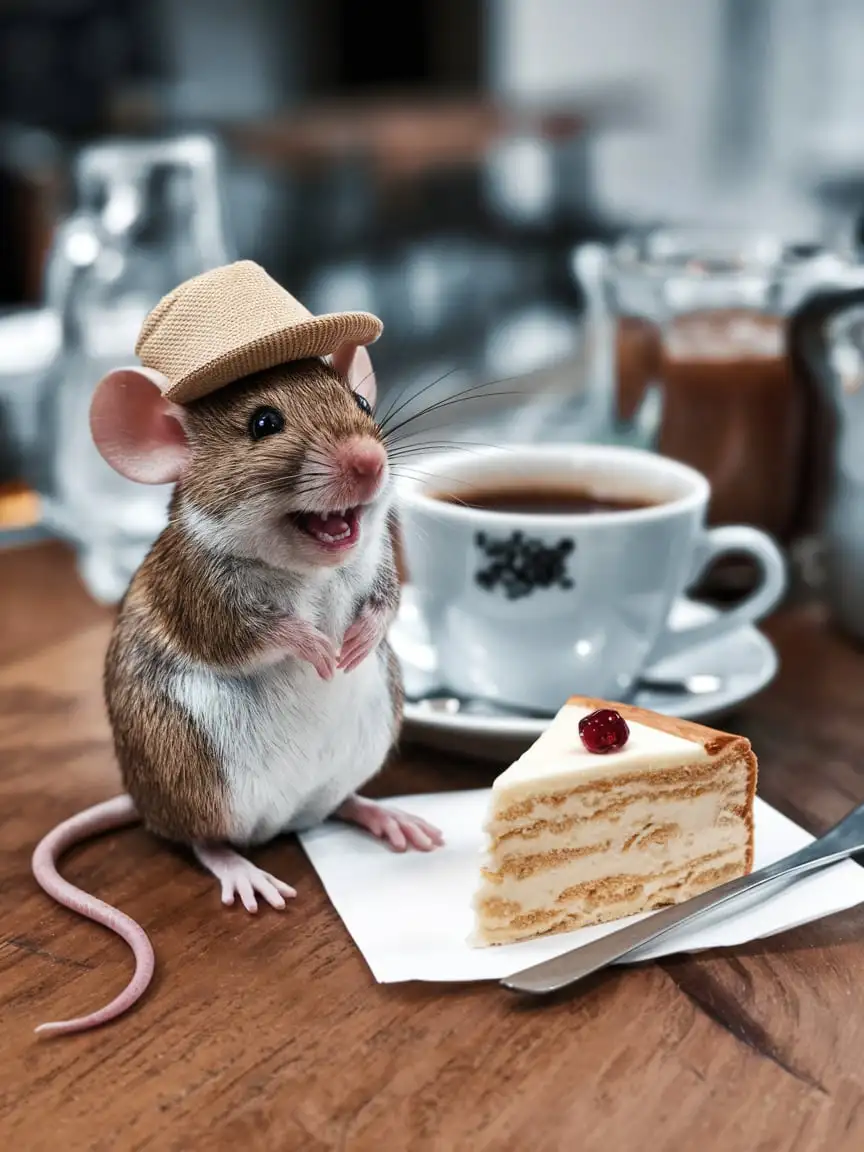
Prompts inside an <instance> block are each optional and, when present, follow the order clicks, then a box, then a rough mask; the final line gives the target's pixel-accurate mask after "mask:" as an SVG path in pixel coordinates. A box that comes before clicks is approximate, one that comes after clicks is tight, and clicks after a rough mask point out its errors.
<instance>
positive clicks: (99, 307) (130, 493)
mask: <svg viewBox="0 0 864 1152" xmlns="http://www.w3.org/2000/svg"><path fill="white" fill-rule="evenodd" d="M217 159H218V157H217V152H216V148H215V145H214V144H213V143H212V142H211V141H210V140H209V139H207V138H199V137H186V138H181V139H176V140H168V141H152V142H151V141H148V142H126V141H119V142H107V143H102V144H99V145H96V146H94V147H91V148H88V149H86V150H84V151H83V152H82V153H81V155H80V156H79V158H78V162H77V165H76V170H75V187H76V193H77V206H76V210H75V212H74V213H73V214H72V215H71V216H70V217H69V218H68V219H67V220H66V221H65V222H64V223H63V224H62V225H61V226H60V227H59V229H58V232H57V235H56V238H55V242H54V245H53V249H52V252H51V254H50V258H49V263H48V268H47V272H46V298H47V303H48V306H49V308H51V309H52V310H54V311H55V312H56V314H57V315H58V316H59V318H60V325H61V331H62V341H61V345H60V349H59V351H58V354H57V356H56V358H55V360H54V361H53V363H52V364H51V366H50V367H49V369H48V371H47V373H46V375H45V377H44V379H43V380H42V382H41V385H40V389H39V419H38V421H37V426H38V429H39V433H38V440H37V442H36V444H34V452H35V453H36V456H35V459H36V461H37V467H36V475H35V483H36V487H37V489H38V490H39V492H40V495H41V497H42V502H43V508H44V514H45V523H46V526H47V527H48V528H49V529H50V530H52V531H53V532H55V533H56V534H58V535H60V536H62V537H64V538H66V539H67V540H69V541H70V542H71V543H72V544H73V546H74V547H75V549H76V553H77V557H78V566H79V572H80V575H81V577H82V579H83V581H84V583H85V585H86V587H87V588H88V590H89V591H90V593H91V595H93V596H94V598H96V599H98V600H101V601H104V602H116V601H117V600H118V599H119V598H120V597H121V596H122V594H123V592H124V590H125V588H126V586H127V584H128V582H129V579H130V578H131V576H132V573H133V572H134V570H135V568H136V567H137V566H138V564H140V562H141V560H142V559H143V558H144V555H145V554H146V552H147V550H148V548H149V547H150V545H151V544H152V542H153V541H154V540H155V538H156V537H157V536H158V534H159V533H160V532H161V531H162V529H163V528H164V526H165V524H166V523H167V515H168V504H169V501H170V498H171V491H172V489H171V486H166V485H160V486H149V485H141V484H135V483H132V482H131V481H128V480H125V479H124V478H123V477H121V476H120V475H118V474H117V473H116V472H115V471H114V470H113V469H112V468H110V467H109V466H108V465H107V464H106V463H105V461H104V460H103V459H102V457H101V456H100V455H99V453H98V451H97V450H96V447H95V445H94V443H93V440H92V437H91V434H90V425H89V407H90V400H91V396H92V394H93V390H94V388H95V386H96V384H97V383H98V381H99V380H100V378H101V377H102V376H103V375H104V374H105V373H106V372H108V371H110V370H111V369H113V368H118V367H122V366H123V365H126V364H135V363H137V360H136V357H135V353H134V347H135V342H136V340H137V337H138V333H139V331H140V328H141V324H142V323H143V321H144V319H145V317H146V315H147V313H148V312H149V311H150V310H151V308H152V307H153V306H154V305H155V304H156V303H157V302H158V301H159V300H160V299H161V297H162V296H164V295H165V294H166V293H167V292H169V291H171V289H173V288H174V287H176V285H177V284H179V283H180V282H181V281H183V280H185V279H187V278H188V277H190V276H194V275H196V274H198V273H200V272H204V271H207V270H208V269H210V268H213V267H216V266H218V265H220V264H223V263H226V262H227V260H228V255H227V252H226V246H225V242H224V239H223V232H222V218H221V211H220V205H219V198H218V181H217Z"/></svg>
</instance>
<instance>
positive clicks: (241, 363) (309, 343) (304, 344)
mask: <svg viewBox="0 0 864 1152" xmlns="http://www.w3.org/2000/svg"><path fill="white" fill-rule="evenodd" d="M383 327H384V326H383V324H382V323H381V321H380V320H379V319H378V317H377V316H373V315H372V314H371V313H369V312H332V313H330V314H328V315H324V316H312V317H310V319H308V320H302V321H300V323H299V324H291V325H290V326H287V327H285V328H277V329H274V330H273V331H272V332H268V333H267V335H266V336H258V337H256V338H255V339H254V340H250V341H249V342H248V343H247V344H242V345H240V346H239V347H237V348H232V349H231V351H230V352H226V353H223V354H222V355H220V356H217V357H215V358H214V359H213V360H210V361H208V362H207V363H206V364H201V365H199V366H198V367H197V368H196V369H195V371H194V372H190V373H188V374H187V375H186V376H183V377H181V378H180V379H179V380H177V381H175V382H174V384H172V386H171V387H170V388H169V389H168V390H167V391H166V392H165V398H166V399H167V400H171V401H173V402H174V403H175V404H188V403H190V402H191V401H193V400H200V399H201V397H202V396H207V395H209V394H210V393H211V392H216V391H218V390H219V389H220V388H224V387H225V385H226V384H231V383H233V382H234V381H235V380H239V379H241V377H243V376H251V375H252V374H253V373H255V372H263V371H264V370H265V369H266V368H277V367H278V366H279V365H280V364H290V363H291V362H292V361H295V360H306V359H308V358H309V357H310V356H329V355H330V354H331V353H333V352H336V351H337V350H338V349H339V348H341V347H342V346H343V345H344V344H363V345H366V344H372V343H374V342H375V341H376V340H377V339H378V337H379V336H380V335H381V332H382V330H383Z"/></svg>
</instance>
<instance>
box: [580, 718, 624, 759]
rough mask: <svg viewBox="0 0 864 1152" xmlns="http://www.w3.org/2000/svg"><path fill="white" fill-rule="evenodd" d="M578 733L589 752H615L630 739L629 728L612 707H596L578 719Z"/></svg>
mask: <svg viewBox="0 0 864 1152" xmlns="http://www.w3.org/2000/svg"><path fill="white" fill-rule="evenodd" d="M579 735H580V737H581V738H582V743H583V744H584V745H585V747H586V748H587V749H588V751H589V752H597V753H603V752H617V751H618V749H619V748H623V747H624V745H625V744H626V743H627V741H628V740H629V739H630V729H629V728H628V727H627V721H626V720H625V719H624V717H623V716H622V715H621V713H620V712H616V711H615V709H614V708H598V709H597V711H596V712H592V713H590V715H588V716H583V717H582V719H581V720H580V721H579Z"/></svg>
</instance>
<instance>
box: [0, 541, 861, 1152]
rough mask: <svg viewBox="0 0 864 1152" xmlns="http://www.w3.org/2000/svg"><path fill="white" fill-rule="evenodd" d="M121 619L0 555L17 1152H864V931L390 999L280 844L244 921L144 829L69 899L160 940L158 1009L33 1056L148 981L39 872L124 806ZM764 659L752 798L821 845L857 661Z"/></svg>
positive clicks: (425, 759)
mask: <svg viewBox="0 0 864 1152" xmlns="http://www.w3.org/2000/svg"><path fill="white" fill-rule="evenodd" d="M111 615H112V613H111V611H110V610H107V609H103V608H100V607H98V606H96V605H94V604H93V603H92V602H91V601H90V600H89V599H88V597H87V596H86V594H85V593H84V591H83V590H82V588H81V587H80V585H79V583H78V581H77V579H76V577H75V574H74V567H73V565H72V563H71V561H70V559H69V557H68V555H67V554H66V552H65V551H64V550H63V549H62V548H61V547H59V546H54V545H48V546H40V547H38V548H31V549H27V550H22V551H17V552H16V551H11V552H8V553H5V554H3V553H0V860H2V872H0V899H2V916H0V1019H2V1056H0V1070H2V1073H0V1135H2V1136H3V1137H4V1140H3V1146H4V1147H8V1148H10V1149H16V1150H21V1152H41V1150H42V1149H46V1150H51V1152H55V1150H56V1149H63V1150H64V1152H74V1150H77V1149H88V1150H94V1152H101V1150H105V1152H109V1150H110V1152H126V1150H129V1152H132V1150H135V1152H143V1150H145V1149H146V1150H148V1152H172V1150H177V1152H190V1150H197V1149H207V1150H208V1152H215V1150H219V1149H236V1148H239V1147H242V1148H244V1149H249V1150H250V1152H258V1150H259V1149H265V1150H269V1149H273V1150H278V1152H291V1150H293V1149H303V1150H306V1149H308V1150H310V1152H324V1150H330V1149H349V1150H352V1152H353V1150H357V1152H365V1150H366V1149H369V1150H372V1149H374V1150H379V1149H383V1150H390V1149H393V1150H402V1149H410V1150H411V1152H414V1150H417V1152H425V1150H435V1152H451V1150H453V1152H461V1150H463V1149H464V1150H466V1152H467V1150H471V1152H485V1150H496V1152H497V1150H499V1149H501V1150H511V1149H512V1150H514V1152H523V1150H530V1152H553V1150H555V1152H558V1150H565V1149H566V1150H571V1149H572V1150H579V1152H595V1150H597V1152H600V1150H603V1152H608V1150H610V1149H611V1150H614V1152H631V1150H632V1152H637V1150H639V1152H641V1150H642V1149H646V1148H650V1149H651V1150H652V1152H665V1150H672V1152H678V1150H680V1152H693V1150H694V1149H698V1150H699V1152H721V1150H722V1152H739V1150H742V1152H743V1150H747V1152H793V1150H794V1152H815V1150H820V1152H821V1150H823V1149H824V1150H830V1152H847V1150H848V1152H853V1150H856V1152H857V1150H860V1149H861V1148H862V1147H864V1055H862V1054H864V910H855V911H852V912H848V913H845V914H842V915H839V916H835V917H833V918H830V919H828V920H825V921H822V922H820V923H818V924H816V925H811V926H808V927H806V928H803V929H799V930H796V931H794V932H790V933H788V934H786V935H784V936H781V937H775V938H773V939H771V940H768V941H764V942H761V943H757V944H753V945H750V946H747V947H744V948H739V949H736V950H735V951H734V952H720V951H718V952H714V953H704V954H702V955H700V956H699V957H698V958H675V959H669V960H665V961H662V962H660V963H653V964H648V965H646V966H644V967H640V968H632V969H622V970H615V971H612V972H611V973H608V974H607V975H605V976H604V977H603V978H602V979H600V980H599V981H597V982H596V984H595V985H594V986H592V987H591V988H590V989H588V990H587V991H581V992H579V993H578V994H575V993H574V994H571V995H568V996H564V997H560V998H558V999H556V1000H555V1001H552V1002H549V1003H544V1004H542V1005H538V1004H532V1005H528V1006H523V1005H522V1004H521V1002H520V1001H518V1000H517V999H515V998H514V997H512V996H511V995H510V994H507V993H505V992H503V991H502V990H500V989H499V988H498V987H497V986H495V985H484V984H475V985H464V986H462V985H459V986H452V985H441V986H435V985H422V984H418V985H416V986H412V985H391V986H379V985H376V984H375V983H374V982H373V980H372V978H371V976H370V975H369V972H368V971H367V969H366V967H365V965H364V962H363V960H362V958H361V957H360V955H359V953H358V952H357V950H356V948H355V947H354V946H353V944H352V942H351V940H350V938H349V937H348V934H347V933H346V931H345V929H344V927H343V926H342V923H341V921H340V920H339V918H338V917H337V916H336V914H335V913H334V911H333V909H332V907H331V906H330V903H329V902H328V900H327V898H326V896H325V894H324V892H323V890H322V888H321V886H320V884H319V882H318V880H317V878H316V877H315V875H314V873H313V872H312V870H311V868H310V866H309V864H308V862H307V861H306V858H305V856H304V854H303V852H302V850H301V849H300V848H299V847H298V845H297V844H296V843H295V842H294V841H293V840H291V839H284V840H281V841H279V842H277V843H275V844H273V845H272V846H269V847H267V848H266V849H265V850H263V851H261V852H259V853H257V856H256V858H257V859H258V860H259V861H260V862H261V863H262V864H263V865H264V866H265V867H269V868H272V870H273V871H275V872H277V873H278V874H279V875H281V876H284V877H285V878H286V879H288V880H290V881H292V882H293V883H295V884H296V886H297V889H298V892H299V896H298V899H297V901H296V902H294V903H293V904H292V905H291V906H290V908H289V910H288V911H286V912H285V913H282V914H279V913H276V912H272V911H271V910H263V911H262V912H260V913H259V914H258V915H257V916H256V917H250V916H249V915H248V914H247V913H245V912H243V911H242V910H240V909H239V908H238V909H224V908H222V906H221V905H220V903H219V898H218V893H217V890H216V886H215V885H214V883H213V881H212V880H211V879H210V878H208V877H207V876H206V875H204V874H203V873H202V872H201V870H200V869H199V868H198V867H197V866H195V864H194V863H193V862H192V861H191V860H190V859H188V858H187V857H186V856H184V855H183V854H182V853H180V852H178V851H174V850H170V849H168V848H167V847H165V846H164V845H162V844H159V843H157V842H156V841H155V840H154V839H152V838H151V837H149V836H147V835H145V834H144V832H142V831H141V830H139V829H136V828H133V829H130V830H128V831H123V832H119V833H114V834H111V835H109V836H106V837H104V838H102V839H101V840H100V841H98V842H96V843H93V844H90V845H88V846H86V847H84V848H82V849H80V850H77V851H75V852H74V853H71V854H70V855H69V856H68V857H67V859H66V862H65V867H64V871H65V872H66V874H67V875H68V876H69V877H70V879H72V880H74V881H75V882H77V883H79V884H82V885H84V886H86V887H87V888H88V889H90V890H91V891H93V892H96V893H98V894H99V895H101V896H102V897H103V898H104V899H106V900H109V901H111V902H112V903H114V904H116V905H119V906H120V907H122V908H123V909H125V910H126V911H127V912H129V913H130V914H131V915H132V916H134V917H136V918H137V919H138V920H139V921H140V922H141V923H143V924H144V925H146V927H147V929H148V931H149V932H150V933H151V936H152V939H153V943H154V947H155V950H156V955H157V974H156V977H155V980H154V982H153V984H152V986H151V989H150V991H149V992H148V994H147V995H146V997H145V999H144V1000H143V1001H141V1002H140V1004H139V1006H138V1007H137V1008H136V1009H135V1010H134V1011H133V1012H132V1013H130V1014H129V1015H127V1016H125V1017H123V1018H121V1019H120V1020H119V1021H116V1022H115V1023H114V1024H112V1025H109V1026H108V1027H106V1028H104V1029H101V1030H99V1031H96V1032H92V1033H86V1034H83V1035H79V1036H71V1037H55V1038H38V1037H36V1036H34V1034H33V1028H34V1026H35V1025H36V1024H38V1023H40V1022H42V1021H44V1020H48V1019H57V1018H61V1017H64V1016H67V1015H73V1014H77V1013H79V1012H82V1011H84V1010H87V1009H90V1008H93V1007H96V1006H97V1005H101V1004H103V1003H105V1002H106V1000H107V999H109V998H110V996H112V995H113V994H114V993H115V992H116V991H117V990H118V989H119V988H120V987H121V986H122V985H123V984H124V983H125V982H126V980H127V978H128V976H129V972H130V965H131V960H130V955H129V952H128V950H127V949H126V947H125V945H123V944H122V943H121V942H120V941H119V940H117V939H116V938H114V937H113V936H112V935H111V934H109V933H108V932H106V931H104V930H102V929H100V928H98V927H97V926H95V925H93V924H91V923H89V922H87V921H84V920H82V919H80V918H78V917H77V916H75V915H74V914H72V913H70V912H68V911H66V910H65V909H62V908H58V907H56V906H55V905H54V904H53V903H52V902H51V901H50V900H49V899H48V898H47V897H46V896H45V895H44V894H43V893H42V892H41V890H40V889H39V888H38V887H37V886H36V884H35V883H34V881H33V880H32V878H31V876H30V871H29V860H30V853H31V851H32V848H33V846H34V844H35V843H36V841H37V840H38V838H39V837H40V836H41V835H42V834H43V833H44V832H45V831H46V830H47V829H49V828H50V827H51V826H52V825H53V824H54V823H55V822H56V821H58V820H61V819H62V818H64V817H66V816H68V815H69V814H70V813H71V812H73V811H75V810H76V809H78V808H80V807H81V806H83V805H87V804H91V803H93V802H95V801H98V800H101V799H104V798H105V797H107V796H110V795H112V794H114V793H115V792H116V791H118V777H117V773H116V769H115V765H114V762H113V759H112V754H111V750H110V744H109V734H108V729H107V725H106V720H105V715H104V711H103V705H102V699H101V693H100V672H101V661H102V656H103V652H104V648H105V644H106V639H107V636H108V631H109V627H110V621H111ZM769 630H770V632H771V635H772V636H773V638H774V640H775V642H776V643H777V645H778V646H779V650H780V653H781V657H782V670H781V672H780V675H779V677H778V679H777V680H776V681H775V683H774V684H773V685H772V686H771V687H770V688H768V689H767V690H766V691H765V692H764V693H763V694H762V695H761V696H760V697H758V698H757V699H755V700H753V701H751V702H750V703H749V704H748V705H747V706H746V707H744V708H742V709H741V710H740V711H739V713H738V714H737V716H736V717H735V721H734V727H735V728H736V729H737V730H738V731H741V732H744V733H746V734H747V735H748V736H750V738H751V739H752V740H753V743H754V746H755V748H756V750H757V753H758V755H759V759H760V792H761V794H762V796H764V797H765V799H766V800H768V801H769V802H770V803H772V804H774V805H775V806H776V807H777V808H779V809H780V810H781V811H782V812H785V813H786V814H787V815H789V816H791V817H793V818H794V819H795V820H797V821H799V822H800V823H802V824H803V825H805V826H806V827H807V828H808V829H810V830H811V831H813V832H819V831H822V830H823V829H825V828H827V827H828V826H829V825H830V824H831V823H832V822H833V821H835V820H836V819H838V818H839V817H840V816H842V815H843V814H844V813H845V812H846V811H847V810H848V808H849V807H850V806H851V805H853V804H854V803H855V802H857V801H860V800H862V799H864V654H862V652H861V651H858V650H856V648H855V647H854V646H853V645H851V644H850V643H848V642H847V641H845V640H844V639H842V638H841V637H839V636H837V635H835V634H834V633H833V632H832V630H831V629H830V628H829V627H828V626H827V625H826V622H825V620H824V618H823V614H822V612H821V610H820V609H819V608H818V607H816V606H812V605H806V604H805V605H796V606H795V607H792V608H789V609H786V610H784V611H783V612H781V613H779V614H778V616H777V617H776V618H775V619H774V620H773V621H772V622H771V623H770V626H769ZM491 772H492V769H490V767H489V766H478V765H476V764H471V763H468V762H460V761H458V760H455V759H453V758H450V757H447V758H445V757H441V756H439V755H436V754H433V753H428V752H424V751H422V750H418V749H410V748H403V749H402V751H401V754H400V755H399V756H398V757H397V758H396V759H394V762H393V763H392V764H391V765H390V766H389V767H388V769H387V770H386V772H385V773H384V774H383V775H382V777H381V778H380V779H379V780H378V781H377V782H376V784H375V787H374V792H376V793H377V794H379V795H384V794H387V793H388V792H389V793H393V792H397V791H400V792H401V791H413V790H418V791H419V790H424V789H427V790H429V789H445V788H448V789H449V788H462V787H476V786H478V785H481V784H483V783H486V782H488V781H489V780H490V779H491Z"/></svg>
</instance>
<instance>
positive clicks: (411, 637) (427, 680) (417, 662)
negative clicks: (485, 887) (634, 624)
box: [390, 588, 778, 760]
mask: <svg viewBox="0 0 864 1152" xmlns="http://www.w3.org/2000/svg"><path fill="white" fill-rule="evenodd" d="M715 615H716V609H713V608H710V607H707V606H706V605H704V604H697V603H696V602H695V601H693V600H687V599H683V598H682V599H681V600H679V601H678V603H677V604H676V605H675V607H674V609H673V612H672V626H673V627H674V628H676V629H677V628H682V627H690V626H692V625H693V624H695V623H698V622H701V621H702V620H704V619H706V618H707V619H710V618H711V617H713V616H715ZM390 640H391V643H392V644H393V647H394V649H395V651H396V655H397V656H398V658H399V662H400V664H401V666H402V672H403V675H404V677H405V692H406V697H408V699H406V702H405V725H404V739H406V740H412V741H415V742H417V743H422V744H426V745H428V746H430V747H434V748H439V749H441V750H444V751H448V752H455V753H457V754H459V755H465V756H478V757H481V758H482V759H492V760H510V759H512V758H513V757H514V755H518V754H519V752H520V751H522V750H524V749H525V748H527V747H528V746H529V745H530V744H532V743H533V742H534V741H535V740H536V739H537V737H538V736H539V735H540V733H541V732H542V731H543V730H544V729H545V728H546V726H547V725H548V723H549V721H548V720H546V719H537V718H535V717H532V716H521V715H519V714H518V713H515V712H514V713H513V714H512V715H509V714H508V715H504V714H492V713H491V712H490V714H489V715H483V714H482V713H479V714H478V713H476V712H467V713H466V712H460V711H458V710H457V711H453V712H449V711H446V710H433V709H432V708H431V707H430V706H429V704H428V703H424V702H423V701H417V700H416V697H419V696H421V695H423V694H424V693H426V692H431V691H434V690H435V689H436V688H440V684H439V681H438V679H437V676H436V659H435V651H434V648H433V647H432V645H431V644H430V642H429V637H428V634H427V631H426V628H425V624H424V621H423V619H422V616H421V614H420V612H419V609H418V606H417V601H416V599H415V596H414V594H413V590H412V589H411V588H403V590H402V605H401V608H400V611H399V617H398V619H397V620H396V622H395V623H394V625H393V627H392V629H391V631H390ZM777 668H778V660H777V653H776V652H775V650H774V648H773V646H772V644H771V643H770V641H769V640H768V639H767V638H766V637H765V636H763V635H762V633H761V632H759V631H757V630H756V629H755V628H753V627H750V626H748V627H744V628H740V629H739V630H737V631H736V632H732V633H730V634H729V635H728V636H723V637H721V638H720V639H718V640H714V641H712V642H710V643H707V644H703V645H701V646H699V647H698V648H697V647H694V648H691V649H690V650H689V651H687V652H685V653H683V654H681V655H679V656H675V657H673V658H671V659H669V660H665V661H663V662H662V663H660V664H657V665H655V666H654V667H653V668H651V670H650V676H651V678H653V679H663V680H682V679H683V678H684V677H687V676H694V675H701V674H709V675H712V676H716V677H718V678H719V679H720V681H721V687H720V688H719V689H718V690H717V691H716V692H710V693H700V694H694V693H690V692H681V693H680V694H679V693H673V692H667V691H662V692H658V691H653V690H649V689H642V690H640V691H639V692H637V694H636V696H635V697H634V699H633V703H634V704H636V705H638V706H639V707H641V708H650V709H651V710H652V711H654V712H660V713H663V714H665V715H668V716H677V717H678V718H679V719H682V720H709V719H712V718H716V717H718V716H719V715H721V714H723V713H725V712H728V711H729V710H730V709H731V708H733V707H735V706H736V705H738V704H740V703H742V702H743V701H744V700H749V699H750V697H752V696H755V695H756V693H757V692H759V691H761V690H762V689H763V688H764V687H765V686H766V685H767V684H769V683H770V682H771V680H773V678H774V676H775V675H776V672H777ZM646 675H648V674H647V673H646ZM442 695H446V689H445V690H443V691H442ZM412 696H413V697H415V701H412V700H411V699H410V698H411V697H412Z"/></svg>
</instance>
